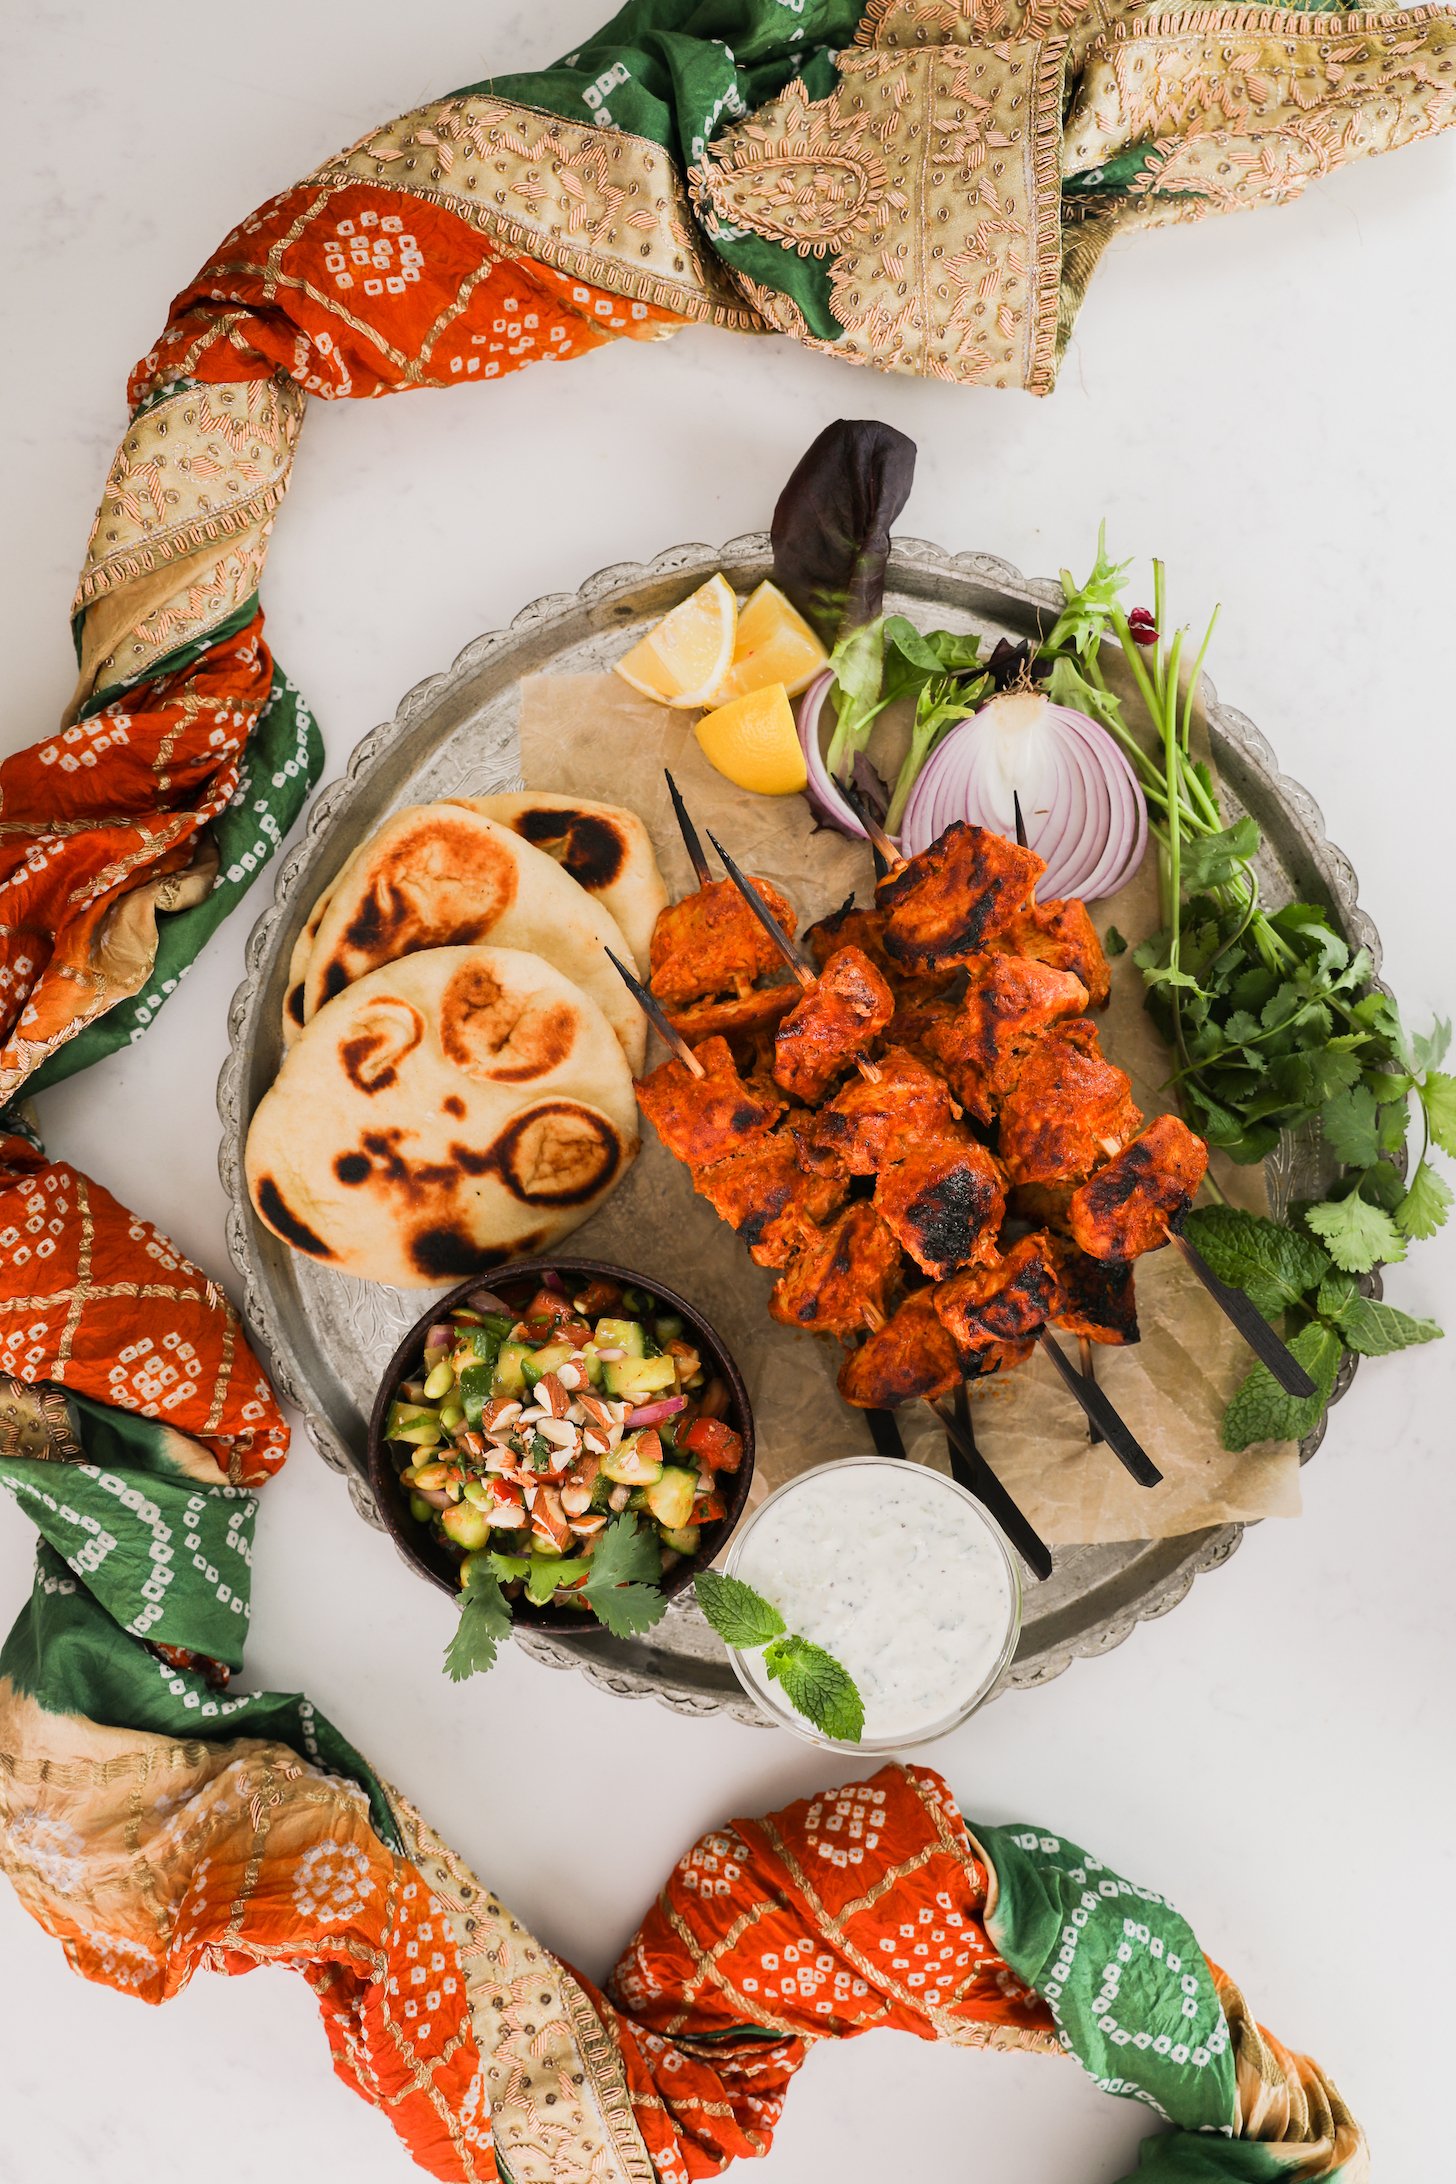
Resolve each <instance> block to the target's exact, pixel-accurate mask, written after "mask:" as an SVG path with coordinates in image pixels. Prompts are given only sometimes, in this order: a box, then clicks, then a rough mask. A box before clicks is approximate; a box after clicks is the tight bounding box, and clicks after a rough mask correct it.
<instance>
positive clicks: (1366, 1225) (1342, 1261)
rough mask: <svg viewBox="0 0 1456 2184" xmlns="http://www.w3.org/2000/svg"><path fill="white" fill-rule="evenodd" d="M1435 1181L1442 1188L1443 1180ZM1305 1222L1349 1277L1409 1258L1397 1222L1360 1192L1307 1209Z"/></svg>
mask: <svg viewBox="0 0 1456 2184" xmlns="http://www.w3.org/2000/svg"><path fill="white" fill-rule="evenodd" d="M1435 1180H1436V1181H1437V1183H1438V1184H1439V1182H1440V1179H1439V1177H1437V1178H1436V1179H1435ZM1442 1187H1443V1188H1444V1186H1442ZM1409 1195H1410V1194H1409V1193H1407V1197H1409ZM1405 1202H1406V1201H1405V1200H1402V1204H1404V1203H1405ZM1304 1220H1305V1226H1306V1228H1309V1229H1312V1230H1313V1231H1314V1233H1315V1235H1316V1236H1317V1237H1318V1238H1319V1240H1320V1242H1321V1243H1322V1244H1323V1245H1324V1246H1325V1248H1326V1250H1327V1251H1328V1252H1329V1255H1330V1257H1331V1258H1332V1259H1333V1260H1334V1262H1335V1265H1336V1266H1338V1267H1343V1269H1344V1271H1345V1272H1346V1273H1347V1274H1368V1273H1369V1272H1370V1270H1371V1268H1372V1267H1376V1266H1379V1265H1381V1264H1382V1262H1384V1261H1388V1260H1392V1259H1403V1258H1404V1257H1405V1238H1404V1236H1402V1234H1401V1232H1400V1230H1399V1229H1398V1228H1397V1227H1396V1225H1395V1222H1394V1221H1393V1220H1392V1219H1391V1217H1390V1215H1389V1214H1388V1213H1386V1212H1385V1211H1384V1210H1383V1209H1382V1208H1381V1207H1379V1206H1372V1205H1369V1204H1367V1202H1366V1201H1365V1200H1364V1199H1363V1198H1362V1197H1361V1196H1360V1194H1359V1192H1358V1191H1352V1192H1351V1194H1350V1196H1349V1197H1348V1198H1335V1199H1326V1200H1324V1201H1323V1203H1321V1204H1320V1205H1318V1206H1306V1208H1305V1212H1304Z"/></svg>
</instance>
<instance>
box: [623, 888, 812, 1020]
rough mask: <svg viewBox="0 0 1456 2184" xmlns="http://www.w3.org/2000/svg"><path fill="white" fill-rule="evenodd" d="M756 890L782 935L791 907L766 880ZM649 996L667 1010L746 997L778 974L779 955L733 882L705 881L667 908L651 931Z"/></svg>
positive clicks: (789, 928) (790, 925) (790, 924)
mask: <svg viewBox="0 0 1456 2184" xmlns="http://www.w3.org/2000/svg"><path fill="white" fill-rule="evenodd" d="M753 884H754V886H755V887H756V888H757V889H758V892H759V894H760V895H761V896H762V897H763V899H764V901H765V902H766V903H767V905H768V907H769V909H770V910H771V911H772V912H773V914H774V916H775V917H776V918H777V919H778V921H779V924H780V925H781V926H782V927H783V929H784V931H785V932H786V933H789V934H792V933H793V931H794V926H795V922H796V921H795V918H794V906H793V904H792V903H791V902H789V901H787V900H786V899H785V897H784V896H782V895H781V894H780V893H779V891H778V889H777V888H776V887H773V886H771V885H770V884H769V882H768V881H767V880H757V879H756V880H755V881H754V883H753ZM651 964H652V975H651V977H650V978H649V980H648V984H649V985H650V986H651V988H652V991H653V993H654V994H655V995H656V996H657V998H658V1000H659V1001H661V1002H662V1003H663V1004H664V1005H665V1006H674V1005H677V1004H679V1003H681V1002H684V1001H700V1000H702V999H704V998H705V997H706V996H707V995H709V994H723V993H734V994H745V993H747V991H748V989H749V987H750V986H752V985H753V984H754V982H755V980H757V979H760V978H763V977H765V976H767V974H768V973H769V972H773V973H775V974H777V972H778V971H779V970H780V968H781V965H780V960H779V953H778V950H777V949H776V948H775V946H774V944H773V942H772V941H771V940H770V939H769V937H768V935H767V933H766V932H765V931H764V929H763V927H762V926H761V925H760V924H759V922H758V919H757V918H756V917H755V916H754V914H753V912H752V911H751V910H750V909H749V907H748V905H747V903H746V902H745V901H744V899H743V897H742V896H741V895H740V894H739V892H738V890H737V888H736V887H735V886H734V885H733V882H732V881H731V880H709V881H708V882H707V884H706V885H705V886H703V887H699V888H697V889H696V890H695V891H694V893H692V894H691V895H684V897H683V899H682V901H681V902H675V903H671V904H670V905H669V906H668V908H667V909H666V910H664V911H663V912H662V915H661V916H660V917H659V918H658V920H657V923H656V925H655V926H654V927H653V928H652V951H651Z"/></svg>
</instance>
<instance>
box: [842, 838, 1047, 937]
mask: <svg viewBox="0 0 1456 2184" xmlns="http://www.w3.org/2000/svg"><path fill="white" fill-rule="evenodd" d="M1045 870H1046V866H1045V864H1044V863H1043V862H1042V860H1041V858H1040V857H1038V856H1037V855H1036V854H1035V853H1034V851H1032V850H1029V849H1022V848H1021V847H1020V846H1019V845H1018V844H1017V843H1015V842H1008V841H1007V839H1006V837H1005V836H1004V835H1003V834H992V833H990V832H988V830H987V829H986V828H985V827H973V826H970V825H968V824H967V822H966V821H965V820H964V819H957V820H956V821H954V823H953V824H952V825H950V826H948V827H947V828H946V830H945V832H944V834H942V835H941V836H940V837H939V839H938V840H936V841H934V842H932V843H931V845H930V847H929V849H926V850H922V851H921V853H920V855H919V856H918V857H912V858H910V860H909V861H908V863H906V864H903V865H902V866H901V867H900V869H899V871H898V872H894V873H891V874H890V875H889V876H888V877H887V878H886V879H883V880H881V881H880V883H879V885H878V886H877V888H876V889H875V904H876V907H877V908H878V909H880V910H883V911H884V912H885V952H886V953H887V955H888V956H889V957H890V958H891V960H892V962H895V963H898V964H900V965H901V966H902V968H904V969H906V970H910V971H918V972H927V971H948V970H950V969H952V968H953V967H954V966H955V965H957V964H961V963H966V962H968V961H969V960H970V958H971V957H972V956H973V955H980V954H981V953H983V952H984V951H985V950H986V949H988V948H992V947H994V946H995V945H997V943H998V942H999V941H1000V940H1001V939H1002V937H1003V936H1004V935H1005V934H1007V933H1009V931H1010V930H1011V928H1012V926H1013V925H1014V924H1015V923H1016V921H1017V919H1018V918H1020V917H1022V916H1024V915H1025V913H1026V912H1027V910H1028V909H1029V908H1030V906H1031V899H1032V889H1033V888H1034V887H1035V886H1036V883H1037V880H1038V879H1039V878H1040V876H1041V874H1042V873H1043V872H1045Z"/></svg>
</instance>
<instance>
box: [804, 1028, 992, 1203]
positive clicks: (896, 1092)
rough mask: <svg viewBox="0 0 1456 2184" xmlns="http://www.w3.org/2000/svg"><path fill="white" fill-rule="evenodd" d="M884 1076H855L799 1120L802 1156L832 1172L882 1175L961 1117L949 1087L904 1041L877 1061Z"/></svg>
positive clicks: (806, 1163)
mask: <svg viewBox="0 0 1456 2184" xmlns="http://www.w3.org/2000/svg"><path fill="white" fill-rule="evenodd" d="M875 1067H876V1068H877V1069H878V1070H879V1073H880V1081H879V1083H878V1084H870V1083H868V1082H866V1080H865V1079H864V1078H863V1077H851V1078H850V1079H849V1082H848V1083H847V1084H844V1085H841V1087H840V1089H839V1090H838V1091H837V1092H836V1093H835V1095H834V1097H833V1099H832V1100H829V1101H827V1102H826V1103H825V1105H824V1106H823V1107H821V1108H820V1109H819V1110H818V1112H817V1113H816V1114H813V1115H810V1116H808V1117H806V1118H805V1120H804V1121H803V1122H798V1121H796V1122H795V1123H794V1125H793V1127H794V1132H795V1135H796V1137H797V1138H798V1141H799V1158H800V1160H801V1161H802V1162H803V1163H804V1166H805V1167H806V1168H812V1169H814V1170H815V1171H816V1172H818V1173H820V1174H828V1175H878V1174H879V1172H880V1170H881V1168H884V1167H887V1166H888V1165H889V1163H890V1162H891V1161H892V1160H895V1159H898V1157H899V1155H900V1154H901V1153H902V1152H903V1151H904V1150H905V1148H906V1147H907V1146H909V1145H914V1144H915V1143H917V1142H918V1141H919V1140H921V1139H924V1138H928V1137H933V1136H935V1135H936V1134H937V1133H938V1132H940V1131H942V1130H948V1129H949V1128H950V1126H951V1125H952V1123H954V1122H955V1121H956V1120H957V1119H958V1110H957V1107H956V1103H955V1101H954V1100H953V1099H952V1098H951V1094H950V1087H949V1086H948V1085H947V1084H946V1082H945V1079H944V1078H943V1077H938V1076H937V1075H936V1073H935V1071H934V1070H933V1069H927V1068H926V1066H925V1064H924V1062H921V1061H917V1060H916V1058H915V1056H914V1055H913V1054H907V1053H906V1052H905V1050H904V1048H903V1047H886V1048H885V1051H884V1052H883V1054H881V1055H880V1056H879V1058H878V1060H877V1061H876V1064H875Z"/></svg>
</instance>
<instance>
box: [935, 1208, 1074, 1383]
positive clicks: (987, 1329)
mask: <svg viewBox="0 0 1456 2184" xmlns="http://www.w3.org/2000/svg"><path fill="white" fill-rule="evenodd" d="M934 1294H935V1309H936V1311H937V1312H938V1313H939V1315H940V1320H941V1324H942V1326H943V1327H944V1328H945V1330H946V1332H947V1333H948V1334H949V1336H950V1338H951V1340H952V1342H953V1343H954V1344H955V1346H956V1349H957V1351H958V1352H959V1354H960V1355H961V1357H963V1358H965V1359H972V1358H976V1357H978V1356H979V1355H980V1354H981V1353H982V1352H983V1351H986V1350H988V1349H990V1348H992V1347H993V1346H996V1345H1000V1344H1003V1343H1023V1342H1034V1341H1035V1340H1036V1337H1037V1336H1038V1335H1039V1334H1040V1333H1041V1330H1042V1328H1043V1327H1045V1325H1046V1323H1047V1320H1048V1318H1049V1317H1050V1315H1051V1313H1052V1311H1053V1309H1054V1308H1055V1305H1056V1299H1057V1273H1056V1267H1055V1264H1054V1263H1053V1259H1052V1252H1051V1245H1050V1239H1049V1238H1047V1237H1045V1236H1042V1235H1033V1236H1023V1238H1022V1239H1021V1242H1020V1243H1019V1244H1013V1245H1012V1246H1011V1249H1010V1250H1009V1251H1008V1252H1007V1253H1006V1255H1005V1257H1004V1258H1001V1259H998V1261H997V1262H996V1264H995V1265H994V1266H989V1267H984V1268H975V1269H973V1270H971V1271H969V1272H967V1273H964V1274H957V1275H955V1276H953V1277H952V1279H951V1280H950V1281H948V1282H941V1283H940V1284H939V1286H938V1287H937V1289H936V1290H935V1292H934Z"/></svg>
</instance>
